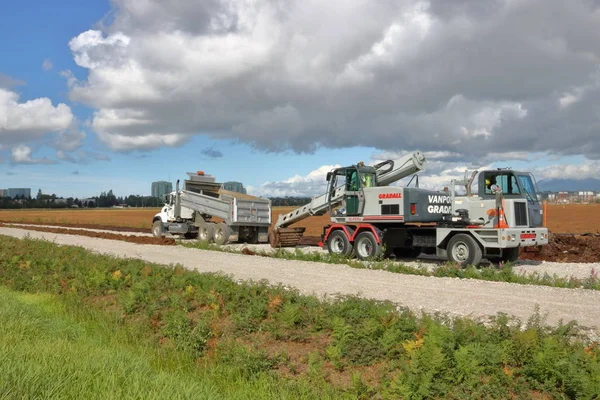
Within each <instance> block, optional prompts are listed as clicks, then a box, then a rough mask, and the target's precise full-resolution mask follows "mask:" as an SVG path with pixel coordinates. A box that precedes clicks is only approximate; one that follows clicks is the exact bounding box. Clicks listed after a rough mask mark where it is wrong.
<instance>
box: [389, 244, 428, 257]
mask: <svg viewBox="0 0 600 400" xmlns="http://www.w3.org/2000/svg"><path fill="white" fill-rule="evenodd" d="M421 253H422V251H421V248H420V247H410V248H406V247H396V248H394V255H395V256H396V257H397V258H417V257H418V256H419V255H420V254H421Z"/></svg>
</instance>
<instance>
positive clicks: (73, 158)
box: [56, 150, 110, 164]
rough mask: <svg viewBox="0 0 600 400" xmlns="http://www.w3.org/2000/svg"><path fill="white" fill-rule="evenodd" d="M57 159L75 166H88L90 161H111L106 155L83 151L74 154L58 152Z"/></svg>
mask: <svg viewBox="0 0 600 400" xmlns="http://www.w3.org/2000/svg"><path fill="white" fill-rule="evenodd" d="M56 157H57V158H58V159H59V160H61V161H66V162H70V163H75V164H87V163H88V162H89V160H96V161H110V157H108V156H107V155H106V154H101V153H96V152H93V151H82V150H80V151H77V152H73V153H69V152H66V151H63V150H58V151H57V152H56Z"/></svg>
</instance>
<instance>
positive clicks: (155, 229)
mask: <svg viewBox="0 0 600 400" xmlns="http://www.w3.org/2000/svg"><path fill="white" fill-rule="evenodd" d="M152 236H154V237H155V238H161V237H163V223H162V221H154V223H153V224H152Z"/></svg>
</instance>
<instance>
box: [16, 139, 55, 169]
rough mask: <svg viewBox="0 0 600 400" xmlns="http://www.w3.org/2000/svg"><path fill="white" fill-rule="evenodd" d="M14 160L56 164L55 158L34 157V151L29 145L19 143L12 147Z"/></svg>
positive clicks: (25, 162) (28, 162)
mask: <svg viewBox="0 0 600 400" xmlns="http://www.w3.org/2000/svg"><path fill="white" fill-rule="evenodd" d="M11 153H12V162H13V163H14V164H54V163H55V162H54V161H53V160H50V159H48V158H47V157H44V158H33V157H32V151H31V148H30V147H29V146H25V145H22V144H21V145H18V146H15V147H13V148H12V149H11Z"/></svg>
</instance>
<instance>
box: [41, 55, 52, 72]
mask: <svg viewBox="0 0 600 400" xmlns="http://www.w3.org/2000/svg"><path fill="white" fill-rule="evenodd" d="M42 69H43V70H44V71H50V70H51V69H52V61H51V60H50V59H49V58H46V59H44V62H42Z"/></svg>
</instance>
